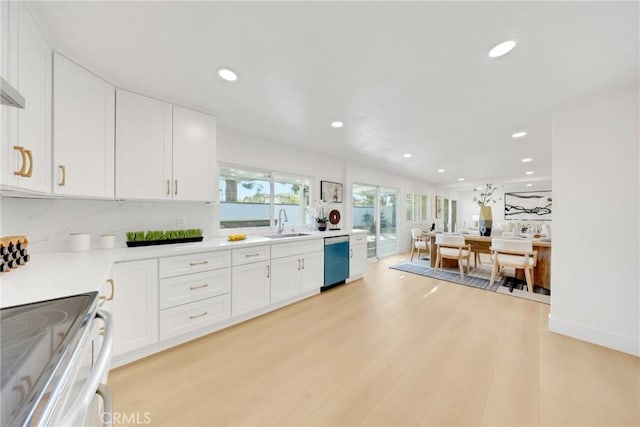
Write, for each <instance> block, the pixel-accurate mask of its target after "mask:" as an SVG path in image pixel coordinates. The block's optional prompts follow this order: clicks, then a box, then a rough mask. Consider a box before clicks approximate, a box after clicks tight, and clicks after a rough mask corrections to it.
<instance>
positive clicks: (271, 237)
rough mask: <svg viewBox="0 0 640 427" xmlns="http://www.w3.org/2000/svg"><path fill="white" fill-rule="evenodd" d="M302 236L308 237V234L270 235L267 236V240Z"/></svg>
mask: <svg viewBox="0 0 640 427" xmlns="http://www.w3.org/2000/svg"><path fill="white" fill-rule="evenodd" d="M302 236H310V234H309V233H288V234H270V235H268V236H264V237H268V238H269V239H285V238H287V237H302Z"/></svg>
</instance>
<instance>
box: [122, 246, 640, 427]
mask: <svg viewBox="0 0 640 427" xmlns="http://www.w3.org/2000/svg"><path fill="white" fill-rule="evenodd" d="M404 257H407V255H403V256H396V257H390V258H386V259H384V260H382V261H380V262H378V263H375V264H372V265H371V266H370V267H369V271H368V273H367V274H366V276H365V278H364V280H359V281H356V282H353V283H350V284H347V285H345V286H342V287H339V288H336V289H334V290H332V291H330V292H326V293H323V294H321V295H319V296H316V297H313V298H310V299H307V300H305V301H303V302H300V303H297V304H294V305H292V306H289V307H286V308H284V309H282V310H279V311H276V312H273V313H270V314H268V315H266V316H263V317H260V318H257V319H254V320H252V321H249V322H246V323H243V324H241V325H236V326H235V327H232V328H229V329H226V330H223V331H220V332H218V333H215V334H212V335H209V336H207V337H204V338H202V339H199V340H197V341H193V342H191V343H188V344H186V345H183V346H181V347H178V348H175V349H172V350H169V351H166V352H164V353H161V354H159V355H156V356H153V357H151V358H147V359H145V360H143V361H139V362H136V363H133V364H130V365H128V366H125V367H122V368H120V369H117V370H114V371H112V372H111V376H110V383H109V384H110V388H111V390H112V393H113V395H114V400H115V411H116V412H119V413H121V414H126V415H129V416H132V415H134V414H139V415H138V417H139V418H138V419H142V420H143V421H144V418H143V417H144V413H145V412H148V413H149V417H150V419H151V424H152V425H173V426H186V425H438V426H444V425H465V426H467V425H508V426H520V425H633V426H638V425H640V403H639V402H640V391H639V390H640V359H639V358H636V357H633V356H630V355H626V354H623V353H619V352H616V351H613V350H608V349H605V348H602V347H599V346H595V345H592V344H588V343H584V342H581V341H578V340H574V339H571V338H567V337H564V336H561V335H557V334H554V333H551V332H549V331H548V330H547V316H548V313H549V306H547V305H545V304H540V303H536V302H531V301H526V300H522V299H518V298H513V297H509V296H504V295H499V294H497V293H493V292H487V291H482V290H478V289H473V288H469V287H466V286H461V285H455V284H451V283H448V282H443V281H439V280H435V279H430V278H426V277H422V276H417V275H412V274H408V273H403V272H399V271H396V270H390V269H389V268H388V266H389V265H391V264H393V263H396V262H398V261H400V259H401V258H404Z"/></svg>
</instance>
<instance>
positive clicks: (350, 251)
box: [349, 249, 353, 258]
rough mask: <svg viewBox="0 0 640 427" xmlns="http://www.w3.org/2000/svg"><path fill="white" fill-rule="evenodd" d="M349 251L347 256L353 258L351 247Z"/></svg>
mask: <svg viewBox="0 0 640 427" xmlns="http://www.w3.org/2000/svg"><path fill="white" fill-rule="evenodd" d="M349 253H350V254H351V255H349V258H353V249H349Z"/></svg>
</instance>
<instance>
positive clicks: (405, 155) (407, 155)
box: [402, 153, 413, 159]
mask: <svg viewBox="0 0 640 427" xmlns="http://www.w3.org/2000/svg"><path fill="white" fill-rule="evenodd" d="M411 156H413V154H411V153H407V154H403V155H402V157H404V158H405V159H408V158H410V157H411Z"/></svg>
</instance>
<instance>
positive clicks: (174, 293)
mask: <svg viewBox="0 0 640 427" xmlns="http://www.w3.org/2000/svg"><path fill="white" fill-rule="evenodd" d="M228 292H231V268H230V267H229V268H221V269H218V270H213V271H204V272H202V273H194V274H187V275H184V276H177V277H169V278H166V279H160V309H164V308H169V307H175V306H176V305H181V304H186V303H190V302H194V301H198V300H201V299H204V298H210V297H215V296H217V295H222V294H226V293H228Z"/></svg>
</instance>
